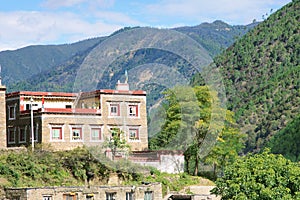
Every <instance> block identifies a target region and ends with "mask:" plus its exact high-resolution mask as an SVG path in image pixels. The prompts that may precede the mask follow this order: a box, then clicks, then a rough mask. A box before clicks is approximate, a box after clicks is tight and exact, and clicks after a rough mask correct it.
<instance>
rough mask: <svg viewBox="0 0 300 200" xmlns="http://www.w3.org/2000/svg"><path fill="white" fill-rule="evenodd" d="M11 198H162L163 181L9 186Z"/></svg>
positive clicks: (55, 199) (106, 199) (141, 199)
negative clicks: (57, 185)
mask: <svg viewBox="0 0 300 200" xmlns="http://www.w3.org/2000/svg"><path fill="white" fill-rule="evenodd" d="M5 194H6V199H9V200H119V199H124V200H125V199H126V200H155V199H157V200H161V199H163V198H162V187H161V183H149V184H147V185H139V186H90V187H42V188H7V189H6V191H5Z"/></svg>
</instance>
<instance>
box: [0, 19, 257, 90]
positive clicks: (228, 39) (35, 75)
mask: <svg viewBox="0 0 300 200" xmlns="http://www.w3.org/2000/svg"><path fill="white" fill-rule="evenodd" d="M254 25H255V24H251V25H249V26H230V25H228V24H226V23H224V22H221V21H215V22H213V23H203V24H200V25H198V26H194V27H179V28H176V29H175V30H177V31H180V32H183V33H185V34H188V35H189V36H190V37H192V38H193V39H195V40H196V41H198V42H199V43H200V44H201V45H202V46H203V47H205V48H206V49H207V51H208V52H209V54H210V55H211V56H215V55H217V54H219V53H220V52H221V51H222V50H224V49H225V48H227V47H228V46H229V45H231V44H232V43H233V42H234V41H235V40H236V39H237V38H239V37H241V36H242V35H244V34H245V33H246V32H247V31H249V30H250V29H251V28H252V27H253V26H254ZM128 29H130V28H124V29H121V30H120V31H117V32H116V33H114V34H112V35H115V34H117V33H119V32H121V31H125V30H128ZM103 39H104V38H95V39H91V40H86V41H85V40H84V41H82V42H80V43H78V44H77V43H75V44H72V45H62V46H35V47H27V48H24V49H20V50H17V51H11V52H0V63H1V64H2V66H3V68H4V70H5V71H4V74H3V77H4V80H3V82H4V83H5V84H6V85H7V86H8V91H16V90H47V91H72V90H73V84H74V80H75V77H76V70H77V69H78V68H79V66H80V65H81V63H82V62H83V60H84V59H85V56H87V55H88V54H89V52H90V51H92V49H93V48H94V47H96V46H97V45H98V44H100V42H101V41H102V40H103ZM85 42H87V44H85ZM80 45H81V46H80ZM100 45H101V44H100ZM48 47H49V49H48ZM69 47H74V48H72V49H71V50H70V49H68V48H69ZM31 49H35V50H36V52H35V51H32V50H31ZM43 49H45V50H43ZM53 49H54V50H53ZM19 51H24V53H23V54H20V53H19ZM51 51H54V53H51ZM61 51H62V52H61ZM41 52H42V55H39V54H38V53H41ZM47 52H48V53H47ZM141 53H142V52H141V51H140V52H139V53H137V54H136V55H138V58H132V59H131V61H129V62H126V63H127V67H128V65H130V64H132V63H137V62H136V61H135V59H138V60H142V59H143V58H142V57H141ZM143 54H145V52H144V53H143ZM151 54H152V55H151V56H152V58H155V59H159V58H158V56H160V57H161V56H162V54H161V52H159V53H158V54H156V55H153V52H151ZM49 55H51V56H49ZM56 55H57V56H56ZM1 56H2V57H1ZM145 56H146V57H148V58H146V57H145V59H147V60H148V61H149V62H151V60H149V59H151V58H149V56H147V55H146V54H145ZM151 56H150V57H151ZM14 57H19V59H13V58H14ZM35 58H36V59H35ZM1 59H2V60H3V59H4V60H6V62H3V61H2V60H1ZM124 59H126V58H124ZM8 60H9V62H11V63H10V65H9V67H8V64H7V63H8ZM25 60H26V61H30V60H31V61H32V64H29V63H26V62H25ZM121 60H122V59H120V61H121ZM54 61H55V62H54ZM153 62H154V61H153ZM174 62H176V60H170V61H168V63H169V64H170V63H174ZM5 63H6V64H5ZM18 63H19V64H18ZM115 64H116V63H115ZM119 64H120V62H119ZM121 64H122V63H121ZM24 66H27V67H28V68H29V69H28V73H27V72H26V73H24V74H22V72H23V71H24ZM122 67H125V65H124V64H123V65H122ZM122 67H121V68H120V67H118V66H114V68H115V69H117V70H114V71H117V72H118V71H121V69H122ZM129 67H130V66H129ZM122 73H123V72H122ZM14 74H17V76H16V78H15V79H14ZM22 75H23V76H22ZM31 75H32V76H31ZM120 76H121V74H119V73H115V76H114V79H118V78H120ZM18 80H20V81H19V82H18V83H15V82H16V81H18ZM107 81H109V80H107ZM105 86H107V87H110V85H109V83H103V81H102V83H101V84H99V87H105Z"/></svg>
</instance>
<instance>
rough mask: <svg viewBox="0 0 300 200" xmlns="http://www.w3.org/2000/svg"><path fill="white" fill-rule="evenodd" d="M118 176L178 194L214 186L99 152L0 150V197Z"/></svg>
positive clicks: (96, 182)
mask: <svg viewBox="0 0 300 200" xmlns="http://www.w3.org/2000/svg"><path fill="white" fill-rule="evenodd" d="M111 174H117V176H118V178H119V180H120V182H121V184H123V185H141V184H142V182H161V183H162V189H163V194H166V193H167V190H171V191H180V190H182V189H183V188H184V187H185V186H188V185H213V183H212V182H211V181H209V180H207V179H203V178H200V177H192V176H189V175H187V174H180V175H179V174H167V173H161V172H159V171H158V170H156V169H154V168H147V167H143V166H141V165H137V164H134V163H131V162H130V161H127V160H120V161H115V162H112V161H111V160H109V159H108V158H106V157H105V155H104V154H103V153H101V151H99V149H97V148H96V149H91V148H86V147H83V148H76V149H74V150H70V151H55V152H53V151H51V150H41V149H36V150H35V151H34V152H31V151H26V150H24V151H19V152H15V151H2V152H1V154H0V198H1V199H3V197H2V196H1V195H3V191H1V190H3V189H4V188H6V187H43V186H84V185H87V184H88V185H107V183H108V180H109V178H110V176H111Z"/></svg>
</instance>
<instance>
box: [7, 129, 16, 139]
mask: <svg viewBox="0 0 300 200" xmlns="http://www.w3.org/2000/svg"><path fill="white" fill-rule="evenodd" d="M7 131H8V143H15V142H16V136H15V129H14V128H8V130H7Z"/></svg>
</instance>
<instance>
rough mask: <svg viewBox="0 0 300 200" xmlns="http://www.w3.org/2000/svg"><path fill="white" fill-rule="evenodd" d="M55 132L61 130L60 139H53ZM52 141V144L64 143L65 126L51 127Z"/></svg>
mask: <svg viewBox="0 0 300 200" xmlns="http://www.w3.org/2000/svg"><path fill="white" fill-rule="evenodd" d="M53 130H60V132H59V137H58V138H54V137H53ZM50 141H52V142H60V141H64V128H63V125H52V126H51V128H50Z"/></svg>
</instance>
